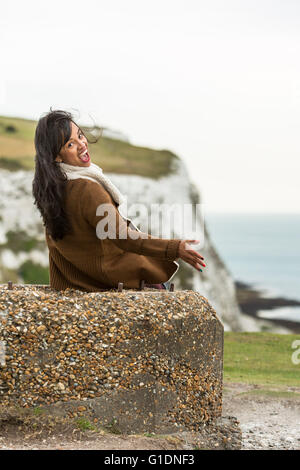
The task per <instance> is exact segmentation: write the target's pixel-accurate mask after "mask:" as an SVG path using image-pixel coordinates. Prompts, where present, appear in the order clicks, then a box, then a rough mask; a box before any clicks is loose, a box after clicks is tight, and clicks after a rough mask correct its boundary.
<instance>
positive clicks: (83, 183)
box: [67, 178, 111, 202]
mask: <svg viewBox="0 0 300 470" xmlns="http://www.w3.org/2000/svg"><path fill="white" fill-rule="evenodd" d="M67 194H68V195H69V197H71V198H72V196H73V197H75V198H77V197H80V200H81V201H83V200H84V199H86V200H87V202H89V200H90V199H92V200H93V201H96V200H99V199H100V200H101V201H102V202H104V201H105V202H110V201H111V197H110V194H109V193H108V192H107V191H106V189H105V188H104V186H102V184H100V183H97V181H94V180H92V179H87V178H76V179H73V180H68V181H67Z"/></svg>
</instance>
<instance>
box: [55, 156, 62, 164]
mask: <svg viewBox="0 0 300 470" xmlns="http://www.w3.org/2000/svg"><path fill="white" fill-rule="evenodd" d="M55 161H56V162H58V163H61V162H62V158H61V157H60V156H59V155H58V156H57V157H56V159H55Z"/></svg>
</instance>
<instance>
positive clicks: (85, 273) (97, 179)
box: [33, 108, 205, 292]
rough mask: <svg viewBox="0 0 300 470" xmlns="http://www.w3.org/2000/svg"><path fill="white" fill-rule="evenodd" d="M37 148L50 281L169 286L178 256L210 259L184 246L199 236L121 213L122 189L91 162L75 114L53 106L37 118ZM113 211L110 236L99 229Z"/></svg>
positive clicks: (90, 287) (85, 287)
mask: <svg viewBox="0 0 300 470" xmlns="http://www.w3.org/2000/svg"><path fill="white" fill-rule="evenodd" d="M50 110H51V108H50ZM35 149H36V157H35V175H34V180H33V196H34V201H35V204H36V205H37V207H38V209H39V211H40V213H41V215H42V218H43V222H44V226H45V236H46V241H47V245H48V248H49V269H50V286H51V287H52V288H54V289H57V290H64V289H66V288H68V287H69V288H74V289H79V290H82V291H86V292H93V291H94V292H96V291H99V290H101V289H109V288H114V287H117V286H118V282H123V287H124V288H125V289H126V288H134V289H138V288H139V286H140V281H141V280H144V281H145V283H146V284H145V285H146V286H147V285H151V286H152V287H156V288H166V286H165V284H164V283H166V282H168V281H170V280H171V278H172V277H173V276H174V274H175V272H176V271H177V270H178V267H179V265H178V263H176V261H175V260H176V259H178V258H181V259H183V260H184V261H185V262H187V263H189V264H190V265H192V266H193V267H194V268H195V269H197V270H200V269H199V268H200V265H202V266H205V264H204V263H203V259H204V258H203V257H202V256H201V255H200V254H199V253H197V252H196V251H194V250H191V249H187V247H186V246H185V242H189V243H193V242H196V241H195V240H177V239H171V240H167V239H160V238H157V237H153V236H151V235H148V234H144V233H142V232H141V231H140V230H139V229H137V228H136V227H135V226H134V224H133V223H132V222H131V221H130V219H126V218H125V217H123V216H122V215H121V214H120V213H119V209H118V206H119V204H121V203H122V201H123V196H122V194H121V193H120V191H119V190H118V189H117V188H116V187H115V186H114V185H113V184H112V182H111V181H110V180H109V179H108V178H107V177H106V176H105V175H104V174H103V171H102V169H101V168H100V167H98V166H97V165H95V164H93V163H91V157H90V154H89V148H88V140H87V138H86V137H85V135H84V133H83V132H82V130H81V128H80V127H79V126H78V125H77V124H76V123H75V122H74V120H73V117H72V115H71V114H70V113H68V112H65V111H61V110H54V111H53V110H51V111H50V112H49V113H48V114H46V115H45V116H44V117H42V118H41V119H40V120H39V122H38V125H37V128H36V132H35ZM103 207H104V208H106V209H108V212H106V213H105V215H104V212H103V213H102V212H101V209H102V208H103ZM99 208H100V211H99ZM97 209H98V212H97ZM107 213H108V214H109V216H108V219H106V221H108V222H109V223H110V222H113V221H114V222H115V226H114V228H115V236H114V237H112V238H104V237H103V235H102V237H101V236H99V233H98V232H99V226H100V225H101V223H102V222H105V217H107V215H106V214H107ZM102 233H103V232H102ZM141 235H143V237H141ZM198 243H199V242H198Z"/></svg>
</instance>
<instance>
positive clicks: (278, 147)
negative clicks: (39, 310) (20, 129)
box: [0, 0, 300, 213]
mask: <svg viewBox="0 0 300 470" xmlns="http://www.w3.org/2000/svg"><path fill="white" fill-rule="evenodd" d="M0 28H1V29H0V53H1V55H0V57H1V65H2V67H1V73H0V114H1V115H8V116H19V117H27V118H32V119H39V117H40V116H41V115H42V114H44V113H45V112H47V111H49V108H50V106H52V107H53V108H54V109H55V108H60V109H66V110H68V111H72V110H78V111H79V113H80V117H81V119H79V122H80V123H82V122H84V123H86V124H92V120H91V119H89V117H88V116H89V114H90V115H92V117H93V118H94V119H95V120H96V122H97V123H98V124H100V125H103V126H108V127H110V128H112V129H115V130H119V131H121V132H123V133H125V134H126V135H128V137H129V139H130V141H131V142H132V143H133V144H135V145H144V146H150V147H153V148H157V149H163V148H165V149H169V150H171V151H173V152H175V153H176V154H178V155H179V156H180V157H181V158H182V159H183V160H184V161H185V162H186V163H187V165H188V169H189V173H190V176H191V179H192V180H193V181H194V182H195V183H196V184H197V186H198V188H199V189H200V191H201V196H202V202H203V203H204V210H205V211H207V212H211V211H217V212H223V211H224V212H297V213H300V189H299V186H300V185H299V174H300V139H299V130H300V59H299V58H300V2H299V1H298V0H239V1H237V0H236V1H235V0H210V1H207V0H205V1H204V0H181V1H177V0H151V1H147V2H146V1H143V0H139V1H138V0H126V1H125V0H109V1H102V0H85V1H84V2H79V1H77V0H72V1H64V0H61V1H57V0H51V2H47V3H46V2H42V1H40V0H39V1H38V0H26V2H22V1H15V0H9V1H5V2H3V3H2V6H1V17H0ZM76 115H77V114H76ZM0 153H1V152H0Z"/></svg>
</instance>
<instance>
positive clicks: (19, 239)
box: [0, 230, 46, 253]
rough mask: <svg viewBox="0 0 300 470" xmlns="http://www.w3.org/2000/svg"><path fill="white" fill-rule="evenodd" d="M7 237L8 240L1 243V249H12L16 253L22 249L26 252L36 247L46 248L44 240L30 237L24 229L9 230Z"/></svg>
mask: <svg viewBox="0 0 300 470" xmlns="http://www.w3.org/2000/svg"><path fill="white" fill-rule="evenodd" d="M6 238H7V242H6V243H3V244H0V249H1V248H2V249H4V248H6V249H9V250H12V251H13V252H14V253H19V252H20V251H25V252H26V253H28V252H30V251H31V250H33V249H34V248H36V249H45V248H46V245H45V242H44V241H39V240H36V239H35V238H32V237H30V236H29V235H28V234H27V233H26V232H25V231H24V230H15V231H12V230H9V231H8V232H7V233H6Z"/></svg>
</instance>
